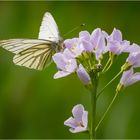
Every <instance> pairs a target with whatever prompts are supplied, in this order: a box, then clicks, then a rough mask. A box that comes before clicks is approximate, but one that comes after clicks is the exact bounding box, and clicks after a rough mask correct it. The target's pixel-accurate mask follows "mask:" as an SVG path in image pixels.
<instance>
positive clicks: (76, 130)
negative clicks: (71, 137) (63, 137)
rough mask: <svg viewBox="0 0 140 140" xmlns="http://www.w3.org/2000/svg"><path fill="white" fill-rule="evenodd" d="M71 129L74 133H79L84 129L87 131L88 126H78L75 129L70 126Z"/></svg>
mask: <svg viewBox="0 0 140 140" xmlns="http://www.w3.org/2000/svg"><path fill="white" fill-rule="evenodd" d="M69 130H70V132H72V133H79V132H84V131H86V130H87V128H85V127H80V126H79V127H76V128H75V129H73V128H70V129H69Z"/></svg>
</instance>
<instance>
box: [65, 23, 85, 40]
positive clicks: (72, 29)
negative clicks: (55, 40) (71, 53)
mask: <svg viewBox="0 0 140 140" xmlns="http://www.w3.org/2000/svg"><path fill="white" fill-rule="evenodd" d="M83 26H85V23H83V24H81V25H79V26H76V27H75V28H73V29H72V30H70V31H69V32H67V33H65V34H64V35H63V37H65V36H67V35H68V34H70V33H72V32H73V31H75V30H77V29H78V28H81V27H83Z"/></svg>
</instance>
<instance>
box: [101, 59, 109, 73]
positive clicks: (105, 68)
mask: <svg viewBox="0 0 140 140" xmlns="http://www.w3.org/2000/svg"><path fill="white" fill-rule="evenodd" d="M110 61H111V59H110V58H109V59H108V61H107V63H106V65H105V67H104V68H103V70H102V71H103V72H104V71H105V69H106V68H107V67H108V65H109V63H110Z"/></svg>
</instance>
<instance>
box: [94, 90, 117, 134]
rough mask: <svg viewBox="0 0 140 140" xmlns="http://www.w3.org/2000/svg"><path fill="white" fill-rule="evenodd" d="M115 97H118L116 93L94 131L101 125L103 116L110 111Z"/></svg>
mask: <svg viewBox="0 0 140 140" xmlns="http://www.w3.org/2000/svg"><path fill="white" fill-rule="evenodd" d="M117 95H118V92H116V93H115V95H114V97H113V99H112V101H111V102H110V104H109V106H108V108H107V109H106V111H105V113H104V114H103V116H102V118H101V120H100V121H99V123H98V124H97V126H96V128H95V131H97V129H98V128H99V126H100V124H101V123H102V121H103V120H104V118H105V116H106V115H107V113H108V111H109V110H110V108H111V107H112V105H113V103H114V101H115V99H116V98H117Z"/></svg>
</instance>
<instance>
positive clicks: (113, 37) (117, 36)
mask: <svg viewBox="0 0 140 140" xmlns="http://www.w3.org/2000/svg"><path fill="white" fill-rule="evenodd" d="M110 39H111V40H116V41H122V33H121V31H120V30H117V29H116V28H114V30H113V32H112V33H111V35H110Z"/></svg>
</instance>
